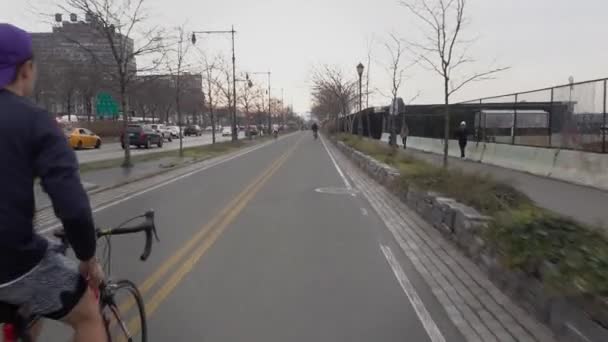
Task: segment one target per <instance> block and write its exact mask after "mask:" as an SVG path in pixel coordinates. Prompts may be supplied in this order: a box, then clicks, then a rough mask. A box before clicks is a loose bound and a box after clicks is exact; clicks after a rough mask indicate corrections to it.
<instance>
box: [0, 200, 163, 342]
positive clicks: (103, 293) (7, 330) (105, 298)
mask: <svg viewBox="0 0 608 342" xmlns="http://www.w3.org/2000/svg"><path fill="white" fill-rule="evenodd" d="M139 218H145V222H143V223H142V224H139V225H137V226H134V227H124V225H125V224H127V223H129V222H131V221H133V220H135V219H139ZM140 232H145V234H146V242H145V246H144V251H143V253H142V255H141V256H140V260H141V261H146V260H147V259H148V257H149V256H150V253H151V251H152V237H154V239H156V241H157V242H158V241H160V240H159V238H158V233H157V232H156V226H155V224H154V211H152V210H149V211H147V212H146V213H145V214H143V215H138V216H136V217H133V218H131V219H129V220H127V221H125V222H123V223H122V224H120V225H119V226H118V227H117V228H113V229H105V230H104V229H99V228H98V229H97V230H96V236H97V239H100V238H102V237H107V236H113V235H126V234H134V233H140ZM54 235H55V237H57V238H59V240H60V241H61V244H62V246H63V248H64V249H63V250H62V252H63V253H65V252H67V249H68V248H69V246H70V245H69V241H68V240H67V236H66V234H65V232H63V231H58V232H55V233H54ZM110 257H111V256H110ZM111 284H112V282H111V280H109V281H108V282H103V283H102V284H101V285H100V287H99V289H98V292H97V297H98V299H99V301H100V309H102V308H103V307H104V306H105V305H109V304H111V303H113V301H114V297H113V293H112V292H111V290H112V289H111ZM13 309H14V312H12V313H11V314H10V315H11V317H12V318H11V319H10V320H9V321H8V322H5V323H4V325H3V327H2V337H3V339H2V342H18V341H19V340H21V341H22V342H30V341H31V338H30V337H29V334H28V330H29V328H30V327H31V326H32V325H33V324H35V322H36V321H37V320H38V319H39V318H40V317H32V316H30V315H27V314H25V315H24V314H23V313H21V312H19V311H20V308H18V307H14V308H13ZM104 319H105V318H104ZM106 323H107V322H106ZM123 328H124V327H123Z"/></svg>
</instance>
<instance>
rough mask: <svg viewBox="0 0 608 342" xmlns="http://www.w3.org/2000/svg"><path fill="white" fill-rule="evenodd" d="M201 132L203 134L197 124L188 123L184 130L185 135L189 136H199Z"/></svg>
mask: <svg viewBox="0 0 608 342" xmlns="http://www.w3.org/2000/svg"><path fill="white" fill-rule="evenodd" d="M202 134H203V130H202V129H201V127H200V126H199V125H189V126H188V127H186V129H185V130H184V135H185V136H190V135H195V136H200V135H202Z"/></svg>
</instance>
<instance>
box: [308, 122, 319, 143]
mask: <svg viewBox="0 0 608 342" xmlns="http://www.w3.org/2000/svg"><path fill="white" fill-rule="evenodd" d="M310 129H312V135H313V136H314V137H315V139H317V137H318V136H319V125H317V123H316V122H313V123H312V126H310Z"/></svg>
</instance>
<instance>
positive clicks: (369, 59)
mask: <svg viewBox="0 0 608 342" xmlns="http://www.w3.org/2000/svg"><path fill="white" fill-rule="evenodd" d="M373 43H374V41H373V39H370V40H369V41H368V42H367V68H366V70H365V108H369V97H370V95H371V94H370V92H369V83H370V79H369V75H370V71H369V70H370V68H371V64H372V47H373ZM366 117H367V134H368V137H369V138H371V137H372V123H371V121H370V115H369V113H368V114H367V115H366Z"/></svg>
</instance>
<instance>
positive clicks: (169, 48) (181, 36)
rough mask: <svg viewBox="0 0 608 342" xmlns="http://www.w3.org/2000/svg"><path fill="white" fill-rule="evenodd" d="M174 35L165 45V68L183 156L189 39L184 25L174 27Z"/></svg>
mask: <svg viewBox="0 0 608 342" xmlns="http://www.w3.org/2000/svg"><path fill="white" fill-rule="evenodd" d="M175 34H176V35H175V37H172V41H171V42H169V43H168V44H166V46H165V56H166V57H167V58H166V59H165V62H166V67H167V70H168V71H169V75H171V79H172V83H173V85H174V87H175V89H174V90H175V110H176V112H177V124H178V126H179V156H180V157H183V156H184V140H183V133H182V132H183V124H184V123H183V119H182V97H183V92H184V88H183V77H182V76H183V74H184V69H185V67H186V66H187V65H186V56H187V54H188V51H189V50H190V46H191V45H190V39H189V37H188V36H187V33H186V31H185V29H184V26H183V25H182V26H179V27H176V28H175Z"/></svg>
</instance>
